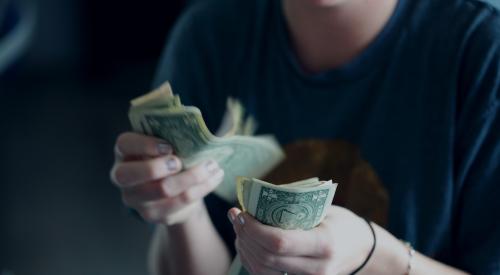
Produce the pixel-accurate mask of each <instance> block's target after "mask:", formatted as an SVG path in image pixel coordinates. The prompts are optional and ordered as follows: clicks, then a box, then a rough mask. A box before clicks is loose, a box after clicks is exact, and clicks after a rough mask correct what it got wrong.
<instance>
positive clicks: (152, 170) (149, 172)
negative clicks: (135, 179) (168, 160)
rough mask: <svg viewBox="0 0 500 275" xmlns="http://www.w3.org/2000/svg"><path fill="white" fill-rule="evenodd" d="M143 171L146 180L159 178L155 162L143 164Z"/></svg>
mask: <svg viewBox="0 0 500 275" xmlns="http://www.w3.org/2000/svg"><path fill="white" fill-rule="evenodd" d="M143 169H144V175H145V176H146V177H147V178H148V179H157V178H159V177H160V176H161V175H160V171H159V169H157V167H156V165H155V161H153V160H150V161H147V162H146V163H145V164H144V168H143Z"/></svg>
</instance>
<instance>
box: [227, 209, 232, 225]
mask: <svg viewBox="0 0 500 275" xmlns="http://www.w3.org/2000/svg"><path fill="white" fill-rule="evenodd" d="M227 218H228V219H229V221H230V222H231V223H233V222H234V216H233V214H231V212H227Z"/></svg>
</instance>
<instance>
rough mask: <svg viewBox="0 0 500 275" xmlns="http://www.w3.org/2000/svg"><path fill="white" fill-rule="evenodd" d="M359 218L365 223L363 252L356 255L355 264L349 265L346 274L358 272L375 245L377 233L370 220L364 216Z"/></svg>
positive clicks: (371, 255) (373, 250)
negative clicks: (348, 270) (349, 267)
mask: <svg viewBox="0 0 500 275" xmlns="http://www.w3.org/2000/svg"><path fill="white" fill-rule="evenodd" d="M360 220H361V222H362V223H363V224H364V225H365V228H366V231H367V233H366V234H364V235H366V236H367V238H365V239H367V241H365V244H366V245H365V247H364V249H363V253H359V257H357V259H356V261H355V263H356V264H355V265H354V267H351V269H350V272H349V273H348V274H359V273H360V272H361V270H363V269H364V268H365V266H366V265H367V264H368V262H369V261H370V260H371V258H372V257H373V254H374V252H375V249H376V247H377V235H376V234H375V229H374V227H373V225H372V222H371V221H369V220H368V219H364V218H360Z"/></svg>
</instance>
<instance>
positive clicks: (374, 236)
mask: <svg viewBox="0 0 500 275" xmlns="http://www.w3.org/2000/svg"><path fill="white" fill-rule="evenodd" d="M364 220H365V221H366V223H368V226H369V227H370V230H371V231H372V235H373V246H372V249H371V250H370V253H368V257H366V259H365V261H364V262H363V263H362V264H361V265H360V266H359V267H358V268H356V269H355V270H354V271H353V272H352V273H351V275H354V274H356V273H358V272H359V271H360V270H361V269H362V268H363V267H365V265H366V264H367V263H368V261H369V260H370V258H371V257H372V255H373V251H375V246H376V245H377V235H375V230H374V229H373V226H372V223H371V222H370V221H369V220H368V219H364Z"/></svg>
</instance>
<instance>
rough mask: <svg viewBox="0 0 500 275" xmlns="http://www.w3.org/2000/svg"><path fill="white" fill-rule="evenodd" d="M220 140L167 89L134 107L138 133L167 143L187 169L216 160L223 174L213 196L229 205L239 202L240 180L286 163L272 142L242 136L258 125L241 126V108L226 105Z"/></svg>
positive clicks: (133, 121)
mask: <svg viewBox="0 0 500 275" xmlns="http://www.w3.org/2000/svg"><path fill="white" fill-rule="evenodd" d="M227 111H228V112H227V116H226V118H225V121H224V123H223V124H224V125H223V127H222V128H223V129H222V130H221V134H220V135H221V136H215V135H213V134H212V133H211V132H210V131H209V129H208V128H207V126H206V124H205V121H204V120H203V117H202V114H201V112H200V110H199V109H198V108H196V107H192V106H183V105H182V104H181V102H180V98H179V96H177V95H174V94H173V93H172V91H171V88H170V85H168V83H166V84H163V85H162V86H161V87H160V88H158V89H157V90H155V91H153V92H151V93H149V94H146V95H144V96H141V97H139V98H136V99H134V100H132V102H131V108H130V111H129V118H130V121H131V124H132V128H133V129H134V131H137V132H140V133H144V134H147V135H151V136H155V137H159V138H162V139H164V140H166V141H168V142H169V143H170V144H171V145H172V146H173V148H174V151H175V153H176V155H177V156H178V157H180V158H181V160H182V162H183V165H184V167H185V168H190V167H192V166H195V165H197V164H199V163H201V162H203V161H206V160H209V159H213V160H215V161H217V162H218V163H219V166H220V167H221V168H222V169H223V170H224V173H225V176H224V180H223V182H222V183H221V184H220V185H219V186H218V187H217V189H216V190H215V193H216V194H217V195H219V196H220V197H222V198H223V199H225V200H226V201H229V202H234V201H235V200H236V195H235V194H236V184H235V182H236V177H237V176H249V177H261V176H263V175H265V174H266V173H267V172H269V171H270V170H271V169H272V168H274V167H275V165H277V164H278V163H279V162H280V161H281V160H282V159H283V157H284V154H283V151H282V150H281V147H280V146H279V144H278V142H277V141H276V140H275V138H274V137H272V136H244V135H240V134H242V133H243V132H247V133H249V132H250V131H253V130H254V125H255V123H254V122H253V121H252V122H249V121H248V120H246V121H245V120H243V118H242V116H243V112H244V110H243V107H242V106H241V104H240V103H239V102H237V101H235V100H233V99H230V100H228V110H227Z"/></svg>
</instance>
